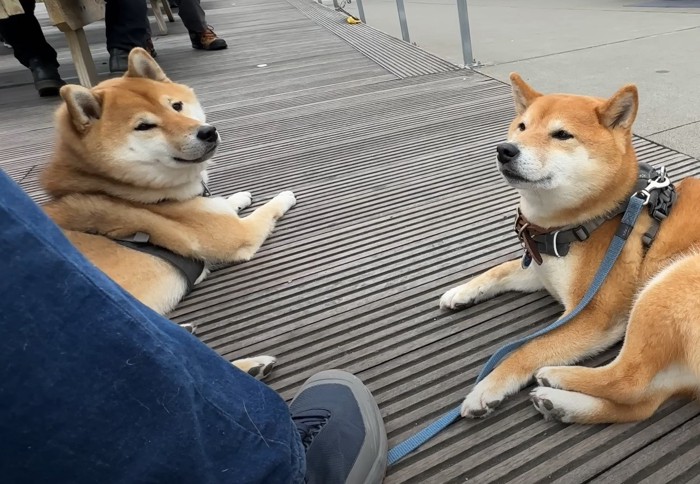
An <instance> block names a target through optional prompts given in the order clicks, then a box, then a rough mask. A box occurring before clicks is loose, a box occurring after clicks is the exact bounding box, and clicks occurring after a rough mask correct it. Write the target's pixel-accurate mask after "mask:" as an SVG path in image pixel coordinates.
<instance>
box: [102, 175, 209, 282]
mask: <svg viewBox="0 0 700 484" xmlns="http://www.w3.org/2000/svg"><path fill="white" fill-rule="evenodd" d="M202 196H203V197H210V196H211V192H210V191H209V187H208V186H207V184H206V183H205V182H204V181H202ZM150 238H151V236H150V235H148V234H147V233H145V232H136V233H135V234H134V235H132V236H131V237H127V238H123V239H113V240H114V241H115V242H116V243H118V244H119V245H123V246H124V247H128V248H129V249H133V250H138V251H139V252H143V253H145V254H149V255H153V256H155V257H158V258H160V259H163V260H164V261H165V262H168V263H170V264H171V265H172V266H174V267H175V268H176V269H177V270H179V271H180V272H181V273H182V275H183V276H184V277H185V280H186V281H187V291H188V292H189V291H191V290H192V288H193V287H194V284H195V282H197V279H199V277H200V276H201V275H202V272H204V269H205V267H206V266H205V264H204V261H201V260H196V259H191V258H189V257H185V256H184V255H180V254H176V253H175V252H173V251H171V250H168V249H166V248H165V247H160V246H158V245H154V244H152V243H150Z"/></svg>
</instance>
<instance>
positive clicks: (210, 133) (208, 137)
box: [197, 126, 219, 143]
mask: <svg viewBox="0 0 700 484" xmlns="http://www.w3.org/2000/svg"><path fill="white" fill-rule="evenodd" d="M197 139H201V140H202V141H206V142H208V143H213V142H214V141H216V140H218V139H219V135H218V134H217V132H216V128H215V127H214V126H201V127H200V128H199V129H198V130H197Z"/></svg>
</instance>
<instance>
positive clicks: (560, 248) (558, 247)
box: [514, 163, 677, 267]
mask: <svg viewBox="0 0 700 484" xmlns="http://www.w3.org/2000/svg"><path fill="white" fill-rule="evenodd" d="M656 179H665V180H667V178H666V174H665V170H664V169H663V168H662V169H661V171H659V170H657V169H656V168H654V167H652V166H651V165H648V164H646V163H639V177H638V180H637V184H636V186H635V188H634V192H633V193H636V192H640V191H642V190H644V189H645V187H646V186H647V185H648V184H649V181H650V180H656ZM648 196H649V203H648V204H647V207H648V208H649V215H650V216H651V218H652V223H651V226H650V227H649V230H648V231H647V232H646V233H645V234H644V236H643V237H642V242H643V243H644V246H645V247H646V248H647V249H648V248H649V247H651V244H652V243H653V242H654V238H655V237H656V234H657V233H658V231H659V226H660V225H661V222H662V221H663V220H664V219H665V218H666V217H668V214H669V213H670V212H671V207H672V206H673V204H674V202H675V201H676V196H677V195H676V190H675V187H674V186H673V184H671V183H670V182H669V183H668V184H667V185H666V186H664V187H661V188H659V189H657V190H653V191H651V192H648ZM626 209H627V203H625V204H624V205H623V206H620V207H619V208H618V209H617V210H615V211H614V212H613V213H611V214H609V215H607V216H604V217H598V218H595V219H593V220H590V221H588V222H586V223H583V224H581V225H578V226H576V227H555V228H545V227H540V226H538V225H534V224H531V223H530V222H528V221H527V219H526V218H525V217H524V216H523V214H522V213H521V212H520V208H519V207H518V209H517V214H516V217H515V226H514V230H515V233H516V234H517V235H518V239H520V242H521V243H522V245H523V249H524V250H525V254H524V256H523V267H528V266H529V265H530V263H531V262H532V261H533V260H534V261H535V263H536V264H537V265H540V264H542V254H546V255H551V256H555V257H564V256H565V255H567V254H568V253H569V249H571V244H573V243H575V242H583V241H584V240H587V239H588V238H589V237H590V236H591V234H592V233H593V231H594V230H596V229H597V228H598V227H600V226H601V225H603V224H604V223H605V222H607V221H608V220H611V219H613V218H615V217H617V216H619V215H621V214H623V213H624V212H625V210H626Z"/></svg>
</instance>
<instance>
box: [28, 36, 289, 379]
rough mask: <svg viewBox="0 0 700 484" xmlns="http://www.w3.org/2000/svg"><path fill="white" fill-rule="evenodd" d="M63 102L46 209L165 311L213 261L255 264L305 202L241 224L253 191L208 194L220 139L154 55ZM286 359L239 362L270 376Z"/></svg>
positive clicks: (279, 199)
mask: <svg viewBox="0 0 700 484" xmlns="http://www.w3.org/2000/svg"><path fill="white" fill-rule="evenodd" d="M61 97H62V98H63V100H64V101H65V102H64V104H63V105H62V106H61V107H60V108H59V109H58V111H57V113H56V129H57V138H56V146H55V150H54V154H53V158H52V160H51V163H50V164H49V165H48V167H47V168H46V170H45V171H44V173H43V174H42V182H43V186H44V188H45V189H46V191H47V192H48V193H49V194H50V195H52V197H53V200H52V201H51V202H49V203H48V204H46V205H45V206H44V209H45V211H46V212H47V213H48V215H49V216H50V217H51V218H52V219H53V220H54V221H55V222H56V223H57V224H58V225H59V226H60V227H61V228H62V229H64V231H65V234H66V235H67V237H68V238H69V239H70V240H71V242H72V243H73V244H75V246H76V247H77V248H78V249H79V250H80V251H81V252H82V253H83V254H84V255H85V256H86V257H87V258H88V259H89V260H90V261H92V262H93V263H94V264H95V265H96V266H97V267H99V268H100V269H101V270H102V271H104V272H105V273H106V274H107V275H108V276H110V277H111V278H112V279H113V280H114V281H115V282H117V283H118V284H119V285H121V286H122V287H123V288H124V289H126V290H127V291H128V292H129V293H131V294H132V295H133V296H135V297H136V298H137V299H139V300H140V301H141V302H143V303H144V304H146V305H147V306H149V307H151V308H152V309H154V310H155V311H157V312H159V313H161V314H163V313H166V312H168V311H170V310H171V309H173V307H174V306H175V305H176V304H177V303H178V302H179V301H180V299H182V297H183V296H184V295H185V294H186V292H187V291H188V289H189V288H190V287H191V286H192V285H194V284H196V283H197V282H200V281H201V280H202V279H204V277H205V276H206V275H207V274H208V265H209V264H213V263H231V262H237V261H245V260H248V259H250V258H251V257H253V255H254V254H255V253H256V251H257V250H258V248H260V246H261V245H262V243H263V242H264V241H265V239H266V238H267V236H268V235H269V234H270V232H271V231H272V229H273V227H274V225H275V221H276V220H277V219H278V218H280V217H282V215H284V214H285V212H287V210H289V209H290V208H291V207H292V206H293V205H294V204H295V198H294V195H293V194H292V192H283V193H280V194H279V195H277V196H276V197H275V198H273V199H272V200H271V201H270V202H268V203H267V204H265V205H264V206H262V207H261V208H259V209H257V210H256V211H255V212H253V213H252V214H251V215H249V216H248V217H245V218H239V216H238V212H239V210H241V209H243V208H245V207H247V206H249V205H250V204H251V194H250V193H248V192H242V193H237V194H235V195H232V196H230V197H228V198H222V197H203V196H201V195H202V193H203V191H206V184H205V183H206V181H207V171H206V169H207V166H208V164H209V160H210V159H211V157H212V156H213V155H214V152H215V151H216V148H217V146H218V145H219V134H218V133H217V131H216V128H215V127H213V126H211V125H209V124H206V122H205V116H204V112H203V110H202V107H201V106H200V104H199V102H198V101H197V98H196V96H195V94H194V92H193V91H192V89H190V88H189V87H187V86H184V85H181V84H176V83H174V82H171V81H170V80H169V79H168V78H167V77H166V76H165V74H164V72H163V71H162V70H161V68H160V66H158V64H157V63H156V62H155V61H154V60H153V59H152V58H151V56H149V55H148V53H146V51H145V50H143V49H134V50H133V51H132V52H131V54H130V55H129V69H128V71H127V72H126V74H125V75H124V77H121V78H119V79H110V80H107V81H104V82H102V83H100V84H99V85H98V86H96V87H95V88H94V89H91V90H88V89H85V88H83V87H80V86H71V85H68V86H64V87H63V88H62V89H61ZM145 242H147V243H145ZM163 248H164V249H166V250H163ZM274 362H275V360H274V358H273V357H269V356H263V357H255V358H247V359H244V360H237V361H236V362H234V364H235V365H236V366H238V367H239V368H241V369H242V370H244V371H247V372H248V373H250V374H252V375H254V376H257V377H260V378H262V377H263V376H266V374H267V373H268V372H269V371H270V370H271V369H272V366H273V364H274Z"/></svg>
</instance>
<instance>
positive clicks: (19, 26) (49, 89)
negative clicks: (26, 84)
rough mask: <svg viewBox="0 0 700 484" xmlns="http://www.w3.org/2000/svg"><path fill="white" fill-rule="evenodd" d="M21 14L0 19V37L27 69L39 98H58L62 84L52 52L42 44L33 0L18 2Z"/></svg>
mask: <svg viewBox="0 0 700 484" xmlns="http://www.w3.org/2000/svg"><path fill="white" fill-rule="evenodd" d="M20 3H21V5H22V8H23V9H24V14H21V15H12V16H10V17H8V18H6V19H3V20H0V37H2V38H3V39H4V40H5V41H6V42H7V43H8V44H9V45H11V46H12V52H13V53H14V55H15V58H16V59H17V60H18V61H19V62H20V63H21V64H22V65H23V66H25V67H27V68H29V69H31V71H32V74H33V76H34V85H35V87H36V89H37V91H39V95H41V96H55V95H58V90H59V89H60V87H61V86H62V85H64V84H65V82H63V80H62V79H61V76H60V75H59V74H58V60H57V55H56V51H55V50H54V49H53V47H51V46H50V45H49V43H48V42H46V38H45V37H44V33H43V32H42V30H41V25H39V21H38V20H37V19H36V17H35V16H34V7H35V2H34V0H21V2H20Z"/></svg>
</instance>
